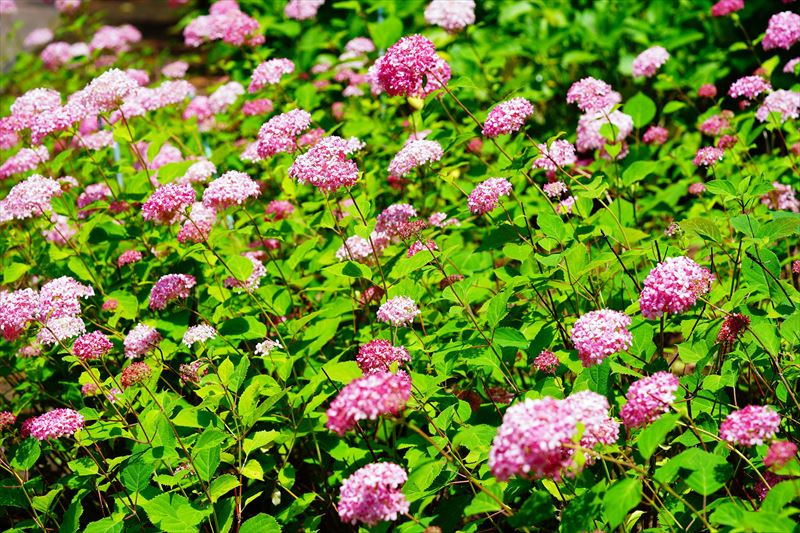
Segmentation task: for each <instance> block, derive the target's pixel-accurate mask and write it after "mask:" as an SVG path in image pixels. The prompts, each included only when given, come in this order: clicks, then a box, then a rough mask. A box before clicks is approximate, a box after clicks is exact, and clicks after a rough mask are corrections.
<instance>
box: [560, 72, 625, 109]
mask: <svg viewBox="0 0 800 533" xmlns="http://www.w3.org/2000/svg"><path fill="white" fill-rule="evenodd" d="M619 102H620V95H619V93H616V92H614V90H613V89H612V88H611V85H609V84H607V83H606V82H604V81H601V80H598V79H595V78H583V79H582V80H580V81H576V82H575V83H573V84H572V86H571V87H570V88H569V90H568V91H567V103H568V104H576V105H577V106H578V108H579V109H580V110H581V111H583V112H584V113H596V112H598V111H605V110H607V109H608V108H610V107H611V106H613V105H614V104H618V103H619Z"/></svg>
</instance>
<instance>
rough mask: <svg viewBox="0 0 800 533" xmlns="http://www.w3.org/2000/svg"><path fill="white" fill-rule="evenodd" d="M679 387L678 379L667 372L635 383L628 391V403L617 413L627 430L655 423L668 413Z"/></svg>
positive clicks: (657, 373) (658, 373)
mask: <svg viewBox="0 0 800 533" xmlns="http://www.w3.org/2000/svg"><path fill="white" fill-rule="evenodd" d="M679 385H680V384H679V382H678V378H676V377H675V376H673V375H672V374H670V373H669V372H656V373H655V374H653V375H652V376H648V377H646V378H642V379H640V380H638V381H635V382H634V383H632V384H631V386H630V388H629V389H628V396H627V400H628V403H626V404H625V405H624V406H623V407H622V410H621V411H620V413H619V414H620V418H622V422H623V423H624V424H625V425H626V426H627V427H629V428H637V427H641V426H644V425H647V424H650V423H652V422H655V421H656V420H658V419H659V418H660V417H661V415H662V414H664V413H666V412H667V411H669V406H670V405H672V402H674V401H675V392H676V391H677V390H678V386H679Z"/></svg>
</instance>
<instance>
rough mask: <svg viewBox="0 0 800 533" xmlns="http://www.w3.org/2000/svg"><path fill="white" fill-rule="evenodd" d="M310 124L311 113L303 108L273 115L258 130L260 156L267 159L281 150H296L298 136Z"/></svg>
mask: <svg viewBox="0 0 800 533" xmlns="http://www.w3.org/2000/svg"><path fill="white" fill-rule="evenodd" d="M310 125H311V115H310V114H309V113H308V111H304V110H302V109H292V110H291V111H288V112H286V113H283V114H281V115H278V116H275V117H272V118H271V119H269V121H268V122H266V123H265V124H264V125H263V126H261V129H260V130H259V131H258V146H257V149H256V150H257V152H258V156H259V157H261V158H264V159H265V158H267V157H270V156H273V155H275V154H279V153H281V152H294V151H295V150H297V137H298V136H299V135H300V134H301V133H303V132H304V131H305V130H307V129H308V127H309V126H310Z"/></svg>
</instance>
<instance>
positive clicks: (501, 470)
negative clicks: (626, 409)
mask: <svg viewBox="0 0 800 533" xmlns="http://www.w3.org/2000/svg"><path fill="white" fill-rule="evenodd" d="M579 424H580V425H582V426H583V428H584V430H583V433H582V435H581V439H580V445H581V447H583V448H587V449H592V448H594V446H595V445H596V444H600V443H602V444H611V443H613V442H615V441H616V440H617V437H618V434H619V422H617V421H615V420H613V419H612V418H610V417H609V415H608V400H607V399H606V398H605V397H603V396H601V395H599V394H597V393H595V392H592V391H582V392H579V393H576V394H573V395H572V396H570V397H568V398H566V399H564V400H556V399H554V398H551V397H549V396H546V397H544V398H541V399H538V400H531V399H525V400H524V401H522V402H519V403H516V404H514V405H512V406H511V407H509V408H508V410H507V411H506V413H505V415H504V416H503V423H502V424H501V425H500V428H499V429H498V430H497V435H496V436H495V438H494V441H492V448H491V451H490V452H489V468H490V469H491V470H492V474H494V476H495V477H496V478H497V479H498V480H500V481H505V480H507V479H508V478H510V477H512V476H515V475H518V476H522V477H525V478H530V479H538V478H549V479H553V480H556V481H558V480H560V479H561V478H562V476H564V475H569V476H571V475H573V474H574V473H575V471H576V470H578V469H580V467H579V466H578V463H576V460H575V447H574V444H573V442H574V440H575V438H576V437H577V435H578V434H579Z"/></svg>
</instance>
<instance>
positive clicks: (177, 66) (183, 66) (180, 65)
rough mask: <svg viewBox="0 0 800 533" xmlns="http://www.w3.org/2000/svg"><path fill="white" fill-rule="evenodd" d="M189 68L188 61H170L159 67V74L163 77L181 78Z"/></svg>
mask: <svg viewBox="0 0 800 533" xmlns="http://www.w3.org/2000/svg"><path fill="white" fill-rule="evenodd" d="M187 70H189V63H187V62H186V61H172V62H171V63H167V64H166V65H164V66H163V67H162V68H161V74H162V75H163V76H164V77H165V78H182V77H184V76H186V71H187Z"/></svg>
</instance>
